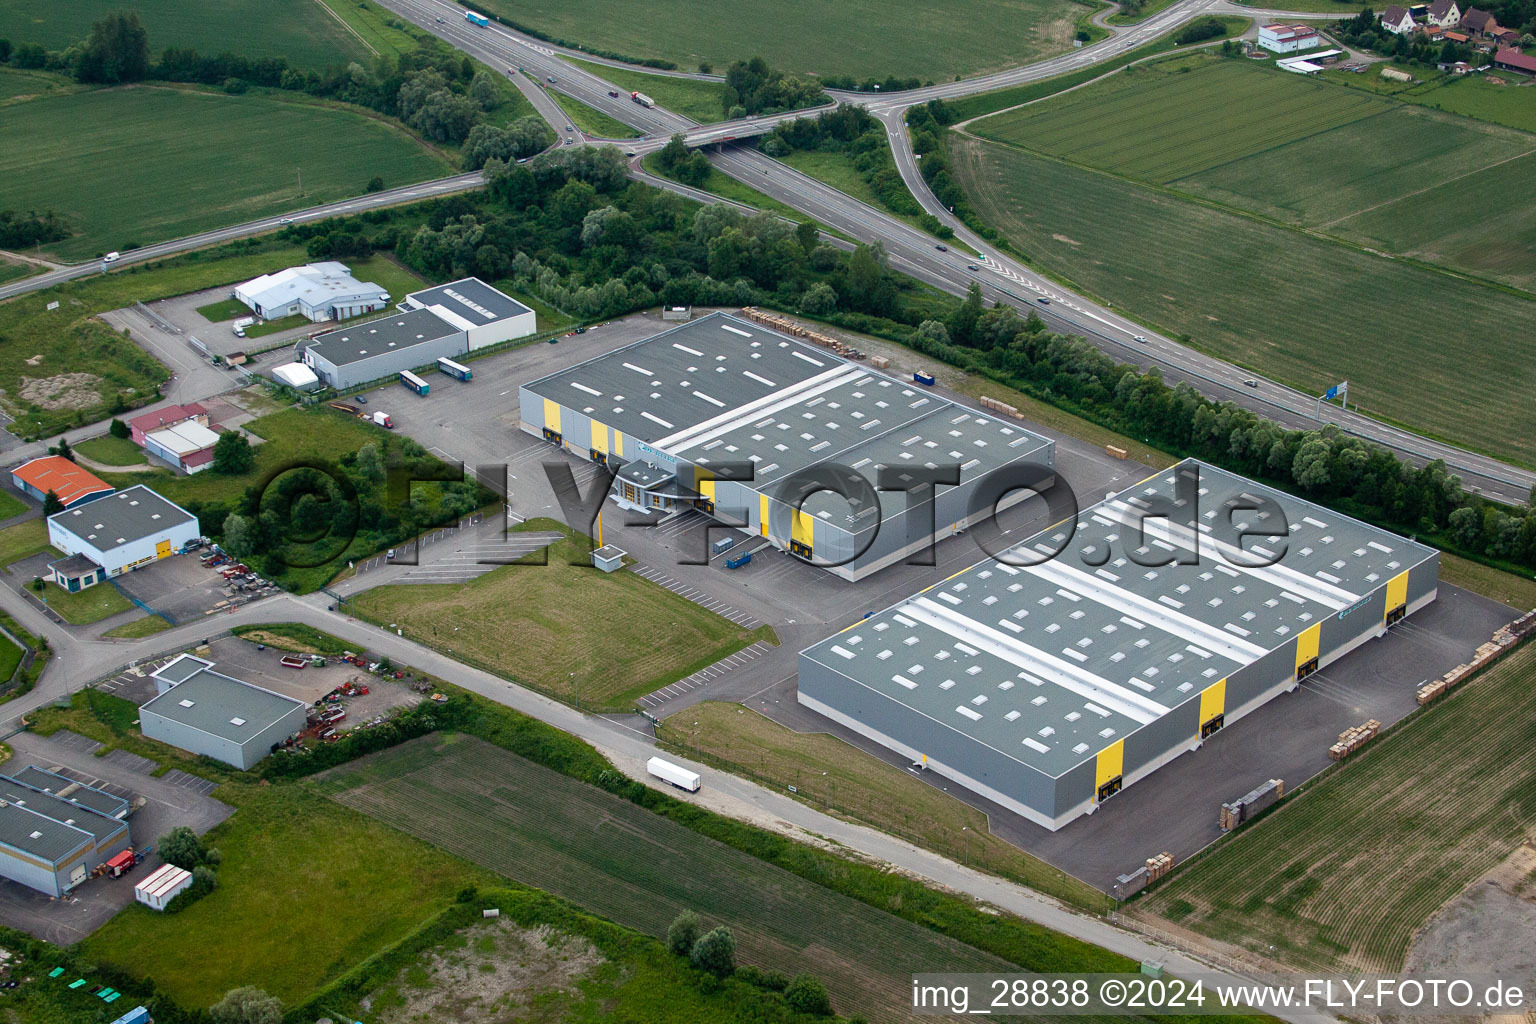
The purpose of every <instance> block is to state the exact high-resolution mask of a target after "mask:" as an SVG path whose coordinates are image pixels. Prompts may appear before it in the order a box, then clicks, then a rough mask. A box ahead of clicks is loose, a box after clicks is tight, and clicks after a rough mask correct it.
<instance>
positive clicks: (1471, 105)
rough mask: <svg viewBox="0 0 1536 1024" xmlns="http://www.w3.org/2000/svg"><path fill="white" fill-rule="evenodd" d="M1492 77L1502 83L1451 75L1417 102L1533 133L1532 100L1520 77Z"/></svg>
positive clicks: (1535, 108)
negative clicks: (1499, 79)
mask: <svg viewBox="0 0 1536 1024" xmlns="http://www.w3.org/2000/svg"><path fill="white" fill-rule="evenodd" d="M1496 77H1500V78H1503V79H1504V84H1503V85H1498V84H1496V83H1494V82H1490V81H1489V80H1488V79H1487V78H1486V77H1484V76H1479V75H1463V76H1461V77H1459V78H1451V79H1450V80H1449V81H1447V82H1446V83H1445V84H1444V85H1443V86H1441V87H1440V88H1438V89H1436V90H1435V91H1434V92H1431V93H1428V94H1426V95H1425V96H1424V98H1423V99H1421V100H1419V101H1418V102H1421V103H1424V104H1427V105H1428V106H1432V107H1436V108H1438V109H1440V110H1448V111H1450V112H1452V113H1455V114H1465V115H1467V116H1468V117H1475V118H1478V119H1480V120H1483V121H1494V122H1496V123H1498V124H1505V125H1509V126H1510V127H1511V128H1520V129H1523V130H1525V131H1528V132H1536V103H1533V102H1532V101H1531V90H1530V89H1528V88H1523V87H1522V82H1523V80H1522V79H1521V78H1520V77H1519V76H1518V75H1500V76H1496Z"/></svg>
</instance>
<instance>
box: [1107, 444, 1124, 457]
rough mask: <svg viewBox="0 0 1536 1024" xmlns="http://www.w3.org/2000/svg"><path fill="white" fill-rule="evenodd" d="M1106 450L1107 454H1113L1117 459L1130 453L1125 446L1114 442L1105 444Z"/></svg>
mask: <svg viewBox="0 0 1536 1024" xmlns="http://www.w3.org/2000/svg"><path fill="white" fill-rule="evenodd" d="M1104 452H1105V454H1106V455H1113V456H1114V457H1115V458H1117V459H1123V458H1125V457H1126V456H1127V455H1129V454H1130V453H1129V452H1127V451H1126V450H1125V449H1124V448H1121V447H1119V446H1118V445H1113V444H1107V445H1105V446H1104Z"/></svg>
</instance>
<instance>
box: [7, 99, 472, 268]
mask: <svg viewBox="0 0 1536 1024" xmlns="http://www.w3.org/2000/svg"><path fill="white" fill-rule="evenodd" d="M342 137H345V138H346V139H347V144H346V145H345V146H337V145H335V140H336V139H337V138H342ZM453 170H454V168H453V167H450V166H449V164H448V163H447V161H445V160H444V159H443V158H442V157H441V156H439V155H438V154H436V153H434V152H432V151H430V150H428V149H426V148H425V147H423V146H422V145H421V144H420V143H419V142H417V141H416V140H414V139H412V138H411V137H410V136H409V135H408V134H406V133H405V131H404V130H402V129H399V128H396V127H394V126H392V125H390V124H388V123H386V122H385V121H383V120H381V119H376V118H372V117H367V116H364V115H362V114H359V113H354V112H351V111H347V110H342V109H338V108H334V107H327V106H321V105H318V104H314V103H308V102H300V101H291V100H288V99H279V98H275V97H274V96H263V95H254V94H252V95H245V96H228V95H225V94H223V93H214V92H202V91H197V90H191V89H173V88H164V87H152V86H141V87H137V88H131V89H103V90H95V91H91V92H80V93H73V94H70V95H61V96H47V97H42V98H39V99H35V100H29V101H27V102H25V103H19V104H14V105H12V106H9V107H7V108H5V117H4V118H3V119H0V179H3V180H4V181H5V182H6V197H5V200H6V203H7V205H11V206H14V207H16V208H20V209H27V208H36V209H40V210H42V209H52V210H56V211H58V212H59V213H61V214H63V215H64V216H66V217H67V218H68V219H69V221H70V222H71V224H72V225H73V226H74V227H75V228H76V229H77V231H78V233H77V234H75V235H73V236H72V237H70V238H68V239H65V240H64V241H62V242H58V243H55V244H53V245H52V246H49V248H50V249H51V250H52V251H53V252H55V253H57V254H59V255H60V256H63V257H65V258H68V259H86V258H89V257H91V256H93V255H95V254H97V253H100V252H102V251H104V250H107V249H128V248H131V247H133V246H136V245H144V244H147V243H150V242H154V241H158V240H161V239H166V238H177V237H180V236H182V235H188V234H192V233H194V232H197V231H203V230H207V229H209V228H214V227H218V226H220V225H224V224H232V223H238V222H240V221H245V220H251V219H254V218H257V217H263V216H269V215H271V214H275V213H281V212H283V211H285V210H291V209H295V208H297V207H300V206H313V205H315V204H317V203H324V202H330V201H332V200H336V199H342V198H345V197H347V196H353V195H357V194H359V193H361V192H362V190H363V186H364V184H366V183H367V181H368V179H369V178H371V177H373V176H374V175H379V176H381V177H383V179H384V181H385V184H386V185H389V186H396V185H406V184H409V183H411V182H415V181H421V180H424V179H427V178H434V177H439V176H441V175H444V174H448V173H451V172H452V171H453ZM300 173H302V175H303V180H304V192H303V195H302V196H301V195H300V194H299V190H298V176H299V174H300Z"/></svg>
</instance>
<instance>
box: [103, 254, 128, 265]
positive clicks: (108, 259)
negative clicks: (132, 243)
mask: <svg viewBox="0 0 1536 1024" xmlns="http://www.w3.org/2000/svg"><path fill="white" fill-rule="evenodd" d="M122 258H123V254H122V253H120V252H109V253H107V254H106V255H105V256H103V257H102V258H101V262H102V263H104V264H105V263H116V262H117V261H118V260H120V259H122Z"/></svg>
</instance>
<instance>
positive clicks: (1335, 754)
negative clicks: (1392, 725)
mask: <svg viewBox="0 0 1536 1024" xmlns="http://www.w3.org/2000/svg"><path fill="white" fill-rule="evenodd" d="M1380 733H1381V723H1380V722H1378V721H1376V719H1374V718H1372V719H1370V720H1369V721H1367V722H1365V723H1364V724H1362V725H1352V726H1350V727H1349V728H1348V729H1345V730H1344V731H1343V732H1341V733H1339V742H1337V743H1335V744H1334V745H1333V746H1331V747H1329V748H1328V756H1329V757H1331V758H1333V759H1334V760H1335V761H1342V760H1344V759H1345V758H1346V757H1348V756H1349V755H1350V754H1353V753H1354V752H1355V751H1357V750H1359V749H1360V748H1361V747H1363V746H1365V745H1366V744H1367V743H1369V742H1371V740H1373V739H1375V738H1376V737H1377V736H1378V735H1379V734H1380Z"/></svg>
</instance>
